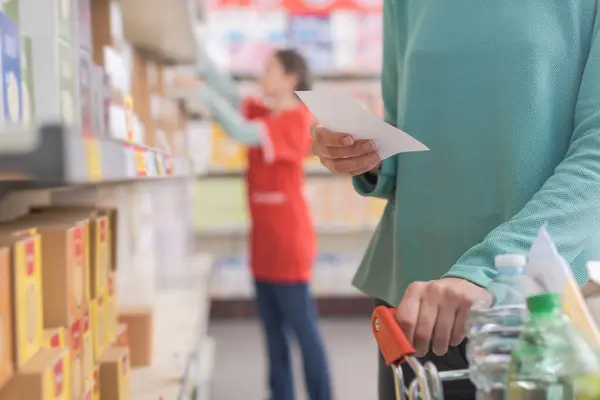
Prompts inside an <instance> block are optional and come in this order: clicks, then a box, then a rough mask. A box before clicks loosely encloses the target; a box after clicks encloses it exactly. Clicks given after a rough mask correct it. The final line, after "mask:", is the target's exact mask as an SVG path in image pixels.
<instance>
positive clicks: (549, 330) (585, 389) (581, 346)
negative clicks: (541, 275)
mask: <svg viewBox="0 0 600 400" xmlns="http://www.w3.org/2000/svg"><path fill="white" fill-rule="evenodd" d="M527 308H528V309H529V312H530V314H531V318H530V320H529V322H528V323H527V325H526V326H525V329H524V331H523V333H522V335H521V337H520V338H519V340H518V342H517V344H516V346H515V348H514V350H513V353H512V358H511V362H510V366H509V370H508V382H507V391H506V399H510V400H591V399H594V400H599V399H600V353H599V352H598V351H597V349H595V348H594V347H593V346H592V345H591V344H590V343H589V342H588V341H587V339H586V338H585V337H584V336H583V334H581V333H580V332H579V331H578V330H577V328H575V327H574V326H573V325H572V324H571V322H570V321H569V319H568V318H567V316H566V315H565V314H564V313H563V310H562V298H561V296H560V295H558V294H556V293H543V294H540V295H536V296H532V297H529V298H528V299H527Z"/></svg>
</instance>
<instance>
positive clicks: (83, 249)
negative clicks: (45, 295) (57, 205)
mask: <svg viewBox="0 0 600 400" xmlns="http://www.w3.org/2000/svg"><path fill="white" fill-rule="evenodd" d="M19 221H27V222H29V223H37V224H72V225H73V226H78V227H80V229H81V230H82V232H83V236H81V234H80V233H78V236H77V237H73V243H74V244H76V246H75V247H74V249H75V254H74V255H73V256H74V257H75V259H76V262H77V263H80V264H82V265H83V272H84V282H85V286H84V288H83V289H84V302H85V303H87V302H89V300H90V299H91V292H90V281H91V261H92V260H91V249H90V234H91V233H90V220H89V219H88V216H87V215H86V214H85V213H79V214H75V213H58V212H57V213H50V212H48V213H42V212H40V213H36V214H28V215H25V216H24V217H22V218H20V219H19V220H17V221H15V223H16V222H19ZM79 248H80V249H79ZM77 268H78V267H77Z"/></svg>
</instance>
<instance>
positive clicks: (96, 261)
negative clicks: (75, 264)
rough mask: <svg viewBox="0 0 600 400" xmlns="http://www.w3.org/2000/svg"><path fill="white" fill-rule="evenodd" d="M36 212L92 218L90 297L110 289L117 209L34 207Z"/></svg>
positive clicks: (113, 261)
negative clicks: (109, 281) (114, 223)
mask: <svg viewBox="0 0 600 400" xmlns="http://www.w3.org/2000/svg"><path fill="white" fill-rule="evenodd" d="M32 212H33V213H34V214H38V213H41V214H49V215H52V214H54V215H64V216H71V217H74V216H83V217H85V218H89V220H90V235H89V249H90V260H91V263H90V285H91V287H90V297H91V298H95V297H96V296H98V295H99V294H101V293H105V292H106V291H107V289H108V276H109V274H110V271H111V270H114V268H115V267H114V265H115V264H114V263H115V261H116V258H115V257H116V255H115V254H114V251H113V248H114V244H115V240H116V239H115V238H116V233H115V232H114V228H113V221H116V218H117V217H116V210H114V209H95V208H90V207H69V206H60V207H36V208H32ZM114 226H116V225H114Z"/></svg>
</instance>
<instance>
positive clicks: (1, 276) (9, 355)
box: [0, 247, 14, 388]
mask: <svg viewBox="0 0 600 400" xmlns="http://www.w3.org/2000/svg"><path fill="white" fill-rule="evenodd" d="M10 276H11V268H10V250H9V249H8V247H0V388H2V386H4V384H5V383H6V381H7V380H8V379H10V377H11V376H12V375H13V372H14V367H13V349H12V343H13V328H12V319H13V318H12V317H13V314H12V301H13V299H12V287H11V286H12V285H11V283H10Z"/></svg>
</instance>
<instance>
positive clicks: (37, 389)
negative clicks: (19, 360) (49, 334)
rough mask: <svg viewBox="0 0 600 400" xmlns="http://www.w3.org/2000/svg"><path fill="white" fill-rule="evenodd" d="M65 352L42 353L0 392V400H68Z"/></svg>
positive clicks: (69, 399) (68, 377)
mask: <svg viewBox="0 0 600 400" xmlns="http://www.w3.org/2000/svg"><path fill="white" fill-rule="evenodd" d="M68 360H69V352H68V351H67V350H65V349H42V350H41V351H39V352H38V353H37V354H36V355H35V356H34V357H33V358H32V359H31V360H29V361H28V362H27V363H26V364H25V365H23V366H22V367H21V368H20V369H19V372H18V373H17V374H15V376H14V377H13V378H12V379H11V380H10V381H9V382H8V384H7V385H6V386H5V387H4V388H3V389H1V390H0V400H15V399H27V400H71V399H73V398H74V397H72V396H71V393H70V388H69V385H67V384H65V382H69V380H70V373H71V371H70V370H69V361H68Z"/></svg>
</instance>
